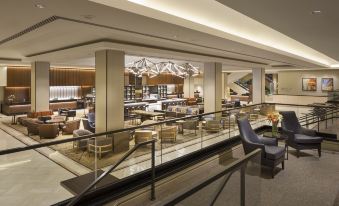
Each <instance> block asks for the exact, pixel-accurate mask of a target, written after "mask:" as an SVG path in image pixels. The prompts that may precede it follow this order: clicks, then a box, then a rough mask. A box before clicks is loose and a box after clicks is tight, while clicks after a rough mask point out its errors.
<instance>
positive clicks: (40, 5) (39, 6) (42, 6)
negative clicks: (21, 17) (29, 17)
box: [35, 4, 45, 9]
mask: <svg viewBox="0 0 339 206" xmlns="http://www.w3.org/2000/svg"><path fill="white" fill-rule="evenodd" d="M35 7H36V8H38V9H43V8H45V6H44V5H43V4H35Z"/></svg>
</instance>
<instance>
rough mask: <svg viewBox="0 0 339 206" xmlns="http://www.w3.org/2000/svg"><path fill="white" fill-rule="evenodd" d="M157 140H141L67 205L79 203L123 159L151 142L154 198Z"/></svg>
mask: <svg viewBox="0 0 339 206" xmlns="http://www.w3.org/2000/svg"><path fill="white" fill-rule="evenodd" d="M155 142H156V139H152V140H148V141H145V142H141V143H139V144H137V145H135V146H134V147H133V148H132V149H131V150H129V151H128V152H127V153H126V154H125V155H124V156H123V157H122V158H120V159H119V161H118V162H116V163H115V164H114V165H111V167H110V168H109V169H108V170H107V171H106V172H104V173H102V174H101V175H100V176H99V177H98V178H97V179H96V180H95V181H94V182H92V183H91V184H90V185H89V186H87V187H86V188H85V189H84V190H83V191H82V192H81V193H80V194H78V195H77V196H76V197H74V198H73V199H72V201H71V202H69V203H68V204H67V206H73V205H75V204H77V203H78V202H79V201H80V200H81V198H83V197H84V196H85V195H86V193H87V192H88V191H89V190H90V189H92V188H93V187H94V186H95V185H97V184H98V183H99V182H100V181H101V180H103V178H105V177H106V176H107V175H108V174H109V173H111V172H112V171H113V170H114V169H115V168H117V167H118V166H119V165H120V164H121V163H122V162H123V161H125V160H126V159H127V158H128V157H129V156H130V155H131V154H133V153H134V152H135V151H136V150H137V149H138V148H139V147H141V146H144V145H147V144H150V143H151V144H152V168H151V169H152V184H151V200H154V199H155V190H154V180H155Z"/></svg>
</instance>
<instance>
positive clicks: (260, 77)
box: [252, 68, 265, 104]
mask: <svg viewBox="0 0 339 206" xmlns="http://www.w3.org/2000/svg"><path fill="white" fill-rule="evenodd" d="M252 73H253V81H252V90H253V91H252V102H253V104H260V103H263V102H265V69H264V68H256V69H252Z"/></svg>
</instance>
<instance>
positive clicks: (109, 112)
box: [95, 50, 125, 132]
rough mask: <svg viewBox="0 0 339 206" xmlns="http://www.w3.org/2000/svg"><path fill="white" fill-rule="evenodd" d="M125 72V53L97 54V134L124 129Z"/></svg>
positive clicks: (110, 51)
mask: <svg viewBox="0 0 339 206" xmlns="http://www.w3.org/2000/svg"><path fill="white" fill-rule="evenodd" d="M124 71H125V53H124V52H122V51H114V50H102V51H97V52H95V90H96V99H95V130H96V132H105V131H110V130H115V129H121V128H124Z"/></svg>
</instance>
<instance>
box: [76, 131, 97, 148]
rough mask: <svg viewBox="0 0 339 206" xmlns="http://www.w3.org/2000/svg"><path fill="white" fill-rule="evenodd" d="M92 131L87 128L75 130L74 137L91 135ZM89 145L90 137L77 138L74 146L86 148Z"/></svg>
mask: <svg viewBox="0 0 339 206" xmlns="http://www.w3.org/2000/svg"><path fill="white" fill-rule="evenodd" d="M91 134H93V133H92V132H90V131H88V130H85V129H77V130H74V131H73V137H81V136H85V135H91ZM87 145H88V139H82V140H76V141H74V142H73V148H77V149H81V150H86V149H87Z"/></svg>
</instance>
